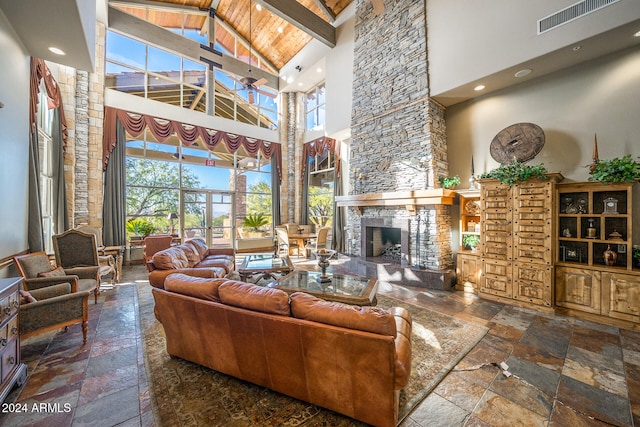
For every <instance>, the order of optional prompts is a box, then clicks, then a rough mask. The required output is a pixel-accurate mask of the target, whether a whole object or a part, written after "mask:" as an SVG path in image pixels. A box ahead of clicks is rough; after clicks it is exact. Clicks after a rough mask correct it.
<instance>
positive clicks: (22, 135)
mask: <svg viewBox="0 0 640 427" xmlns="http://www.w3.org/2000/svg"><path fill="white" fill-rule="evenodd" d="M0 56H2V65H0V102H2V103H3V104H4V107H3V108H2V109H0V152H1V153H2V155H0V201H2V208H1V209H0V258H5V257H8V256H11V255H14V254H16V253H18V252H21V251H24V250H25V249H27V216H28V215H27V193H28V172H27V160H28V149H29V71H30V65H29V57H28V56H27V54H26V52H25V50H24V48H23V47H22V45H21V44H20V42H19V40H18V37H17V35H16V34H15V33H14V31H13V29H12V28H11V26H10V25H9V22H8V21H7V19H6V17H5V15H4V14H3V13H2V12H1V11H0ZM0 273H2V272H0Z"/></svg>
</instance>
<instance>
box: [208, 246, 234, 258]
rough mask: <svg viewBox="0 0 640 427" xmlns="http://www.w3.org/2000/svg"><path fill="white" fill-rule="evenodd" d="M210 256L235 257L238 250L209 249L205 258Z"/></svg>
mask: <svg viewBox="0 0 640 427" xmlns="http://www.w3.org/2000/svg"><path fill="white" fill-rule="evenodd" d="M209 255H229V256H232V257H235V256H236V250H235V249H233V248H209V249H207V254H206V255H205V257H206V256H209Z"/></svg>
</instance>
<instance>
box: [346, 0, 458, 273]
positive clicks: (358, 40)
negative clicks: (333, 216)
mask: <svg viewBox="0 0 640 427" xmlns="http://www.w3.org/2000/svg"><path fill="white" fill-rule="evenodd" d="M427 66H428V62H427V38H426V5H425V2H414V1H412V0H399V1H396V2H387V3H385V11H384V13H383V14H382V15H380V16H378V15H375V14H374V13H373V9H372V6H371V2H369V1H365V0H358V4H357V11H356V28H355V52H354V82H355V84H354V85H353V111H352V118H351V128H352V144H351V164H350V169H351V173H350V174H349V180H350V188H351V193H382V192H393V191H402V190H418V189H425V188H434V187H435V186H437V185H438V184H437V181H438V180H437V177H439V176H446V175H447V174H448V162H447V151H446V134H445V131H446V129H445V124H444V108H443V107H442V106H440V105H438V104H437V103H436V102H435V101H433V100H432V99H430V98H429V88H428V69H427ZM449 211H450V208H449V207H444V206H437V207H422V208H420V209H419V210H418V212H417V215H416V216H411V215H410V214H409V212H407V211H406V210H405V209H404V208H402V207H398V208H394V207H386V208H377V207H369V208H366V209H365V210H364V214H363V217H365V218H369V217H370V218H375V217H382V218H395V219H403V220H404V219H409V220H410V224H411V225H410V228H411V230H410V238H411V242H410V260H409V263H410V264H412V265H419V266H421V267H427V268H430V269H443V268H451V266H452V257H451V237H450V230H451V229H450V226H451V214H450V212H449ZM418 217H419V218H420V223H421V229H420V244H419V246H418V243H417V240H418V239H417V234H416V233H417V231H418ZM360 220H361V217H360V215H359V213H358V212H357V211H356V210H355V209H349V211H348V214H347V228H348V230H349V233H350V234H351V235H352V236H353V238H354V240H356V241H359V240H360V239H361V238H362V237H363V236H361V235H360ZM347 251H348V252H351V253H354V254H356V255H359V252H360V248H359V245H357V244H355V243H354V244H353V245H351V247H349V248H348V250H347Z"/></svg>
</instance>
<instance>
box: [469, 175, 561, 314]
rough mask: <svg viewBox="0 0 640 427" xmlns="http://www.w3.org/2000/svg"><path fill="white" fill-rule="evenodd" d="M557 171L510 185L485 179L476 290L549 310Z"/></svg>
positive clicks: (551, 300)
mask: <svg viewBox="0 0 640 427" xmlns="http://www.w3.org/2000/svg"><path fill="white" fill-rule="evenodd" d="M560 180H562V175H560V174H549V175H548V179H547V180H539V179H530V180H527V181H525V182H520V183H517V184H514V185H513V186H511V187H510V186H508V185H505V184H502V183H500V182H499V181H497V180H492V179H483V180H481V181H480V182H481V188H480V193H481V196H480V203H481V209H480V215H481V218H480V223H481V233H480V236H481V239H480V265H481V269H482V276H481V279H480V288H479V291H478V293H479V295H480V296H481V297H483V298H488V299H493V300H497V301H501V302H505V303H508V304H514V305H520V306H525V307H531V308H536V309H537V310H543V311H546V310H547V309H548V310H549V311H551V310H552V307H553V298H554V289H553V281H554V280H553V279H554V272H553V263H554V255H555V253H554V250H553V248H554V234H553V231H554V214H555V210H554V200H555V197H554V194H555V184H556V183H557V182H559V181H560Z"/></svg>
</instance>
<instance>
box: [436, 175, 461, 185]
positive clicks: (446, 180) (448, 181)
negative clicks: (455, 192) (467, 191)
mask: <svg viewBox="0 0 640 427" xmlns="http://www.w3.org/2000/svg"><path fill="white" fill-rule="evenodd" d="M438 182H440V186H441V187H442V188H453V187H455V186H456V185H460V177H459V176H458V175H456V176H454V177H448V176H441V177H440V178H438Z"/></svg>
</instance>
